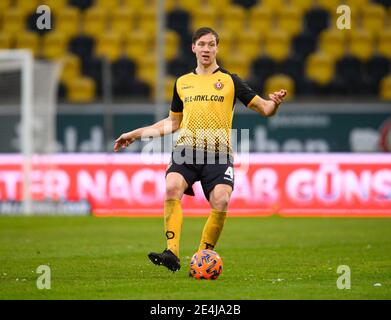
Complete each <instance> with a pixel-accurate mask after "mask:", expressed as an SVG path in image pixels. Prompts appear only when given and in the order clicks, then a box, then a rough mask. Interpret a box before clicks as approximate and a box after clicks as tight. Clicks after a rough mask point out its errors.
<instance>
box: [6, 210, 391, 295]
mask: <svg viewBox="0 0 391 320" xmlns="http://www.w3.org/2000/svg"><path fill="white" fill-rule="evenodd" d="M205 221H206V218H190V217H185V219H184V223H183V232H182V239H181V263H182V269H181V270H180V271H179V272H177V273H172V272H170V271H168V270H167V269H165V268H164V267H159V266H155V265H153V264H152V263H151V262H150V261H149V260H148V258H147V253H148V252H149V251H157V250H158V251H160V250H163V249H164V247H165V239H164V234H163V219H162V218H95V217H0V299H132V300H133V299H142V300H144V299H148V300H149V299H185V300H187V299H189V300H191V299H223V300H224V299H235V300H236V299H390V298H391V219H380V218H377V219H348V218H281V217H268V218H233V217H232V218H228V219H227V221H226V225H225V229H224V231H223V234H222V236H221V238H220V241H219V244H218V246H217V247H216V251H217V252H219V253H220V255H221V256H222V258H223V262H224V270H223V273H222V275H221V276H220V278H219V279H217V280H215V281H207V280H195V279H192V278H189V277H188V268H189V261H190V257H191V256H192V254H193V253H194V252H195V251H196V249H197V247H198V242H199V238H200V235H201V231H202V228H203V224H204V222H205ZM39 265H48V266H50V268H51V289H50V290H45V289H44V290H39V289H37V283H36V281H37V278H38V277H39V274H37V273H36V269H37V267H38V266H39ZM339 265H347V266H349V267H350V271H351V287H350V289H344V290H340V289H338V288H337V285H336V282H337V279H338V277H339V276H340V274H338V273H337V268H338V266H339ZM375 284H377V285H375Z"/></svg>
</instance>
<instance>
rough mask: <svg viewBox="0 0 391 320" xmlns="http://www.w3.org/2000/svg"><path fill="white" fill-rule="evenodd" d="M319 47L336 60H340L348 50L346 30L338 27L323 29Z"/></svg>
mask: <svg viewBox="0 0 391 320" xmlns="http://www.w3.org/2000/svg"><path fill="white" fill-rule="evenodd" d="M319 48H320V50H321V51H324V52H326V53H327V54H328V55H330V57H332V58H333V59H334V60H338V59H339V58H341V57H342V56H343V55H344V54H345V51H346V41H345V36H344V32H341V31H340V30H337V29H327V30H324V31H322V33H321V34H320V39H319Z"/></svg>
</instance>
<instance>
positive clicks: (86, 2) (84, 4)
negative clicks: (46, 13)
mask: <svg viewBox="0 0 391 320" xmlns="http://www.w3.org/2000/svg"><path fill="white" fill-rule="evenodd" d="M94 1H95V0H68V3H69V4H70V5H71V6H74V7H76V8H78V9H80V10H86V9H88V8H89V7H91V6H92V5H93V4H94Z"/></svg>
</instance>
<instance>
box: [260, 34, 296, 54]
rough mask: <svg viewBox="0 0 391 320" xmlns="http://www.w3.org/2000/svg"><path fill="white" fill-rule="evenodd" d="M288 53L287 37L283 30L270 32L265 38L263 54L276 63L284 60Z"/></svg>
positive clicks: (288, 43)
mask: <svg viewBox="0 0 391 320" xmlns="http://www.w3.org/2000/svg"><path fill="white" fill-rule="evenodd" d="M289 52H290V42H289V36H288V34H287V33H286V32H284V31H283V30H272V31H270V32H268V33H267V35H266V38H265V53H266V54H267V55H268V56H270V57H271V58H273V59H274V60H276V61H282V60H284V59H285V58H286V57H287V56H288V55H289Z"/></svg>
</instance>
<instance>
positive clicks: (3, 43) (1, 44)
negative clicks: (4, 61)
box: [0, 32, 12, 49]
mask: <svg viewBox="0 0 391 320" xmlns="http://www.w3.org/2000/svg"><path fill="white" fill-rule="evenodd" d="M11 47H12V38H11V35H9V34H7V33H4V32H0V49H10V48H11Z"/></svg>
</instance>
